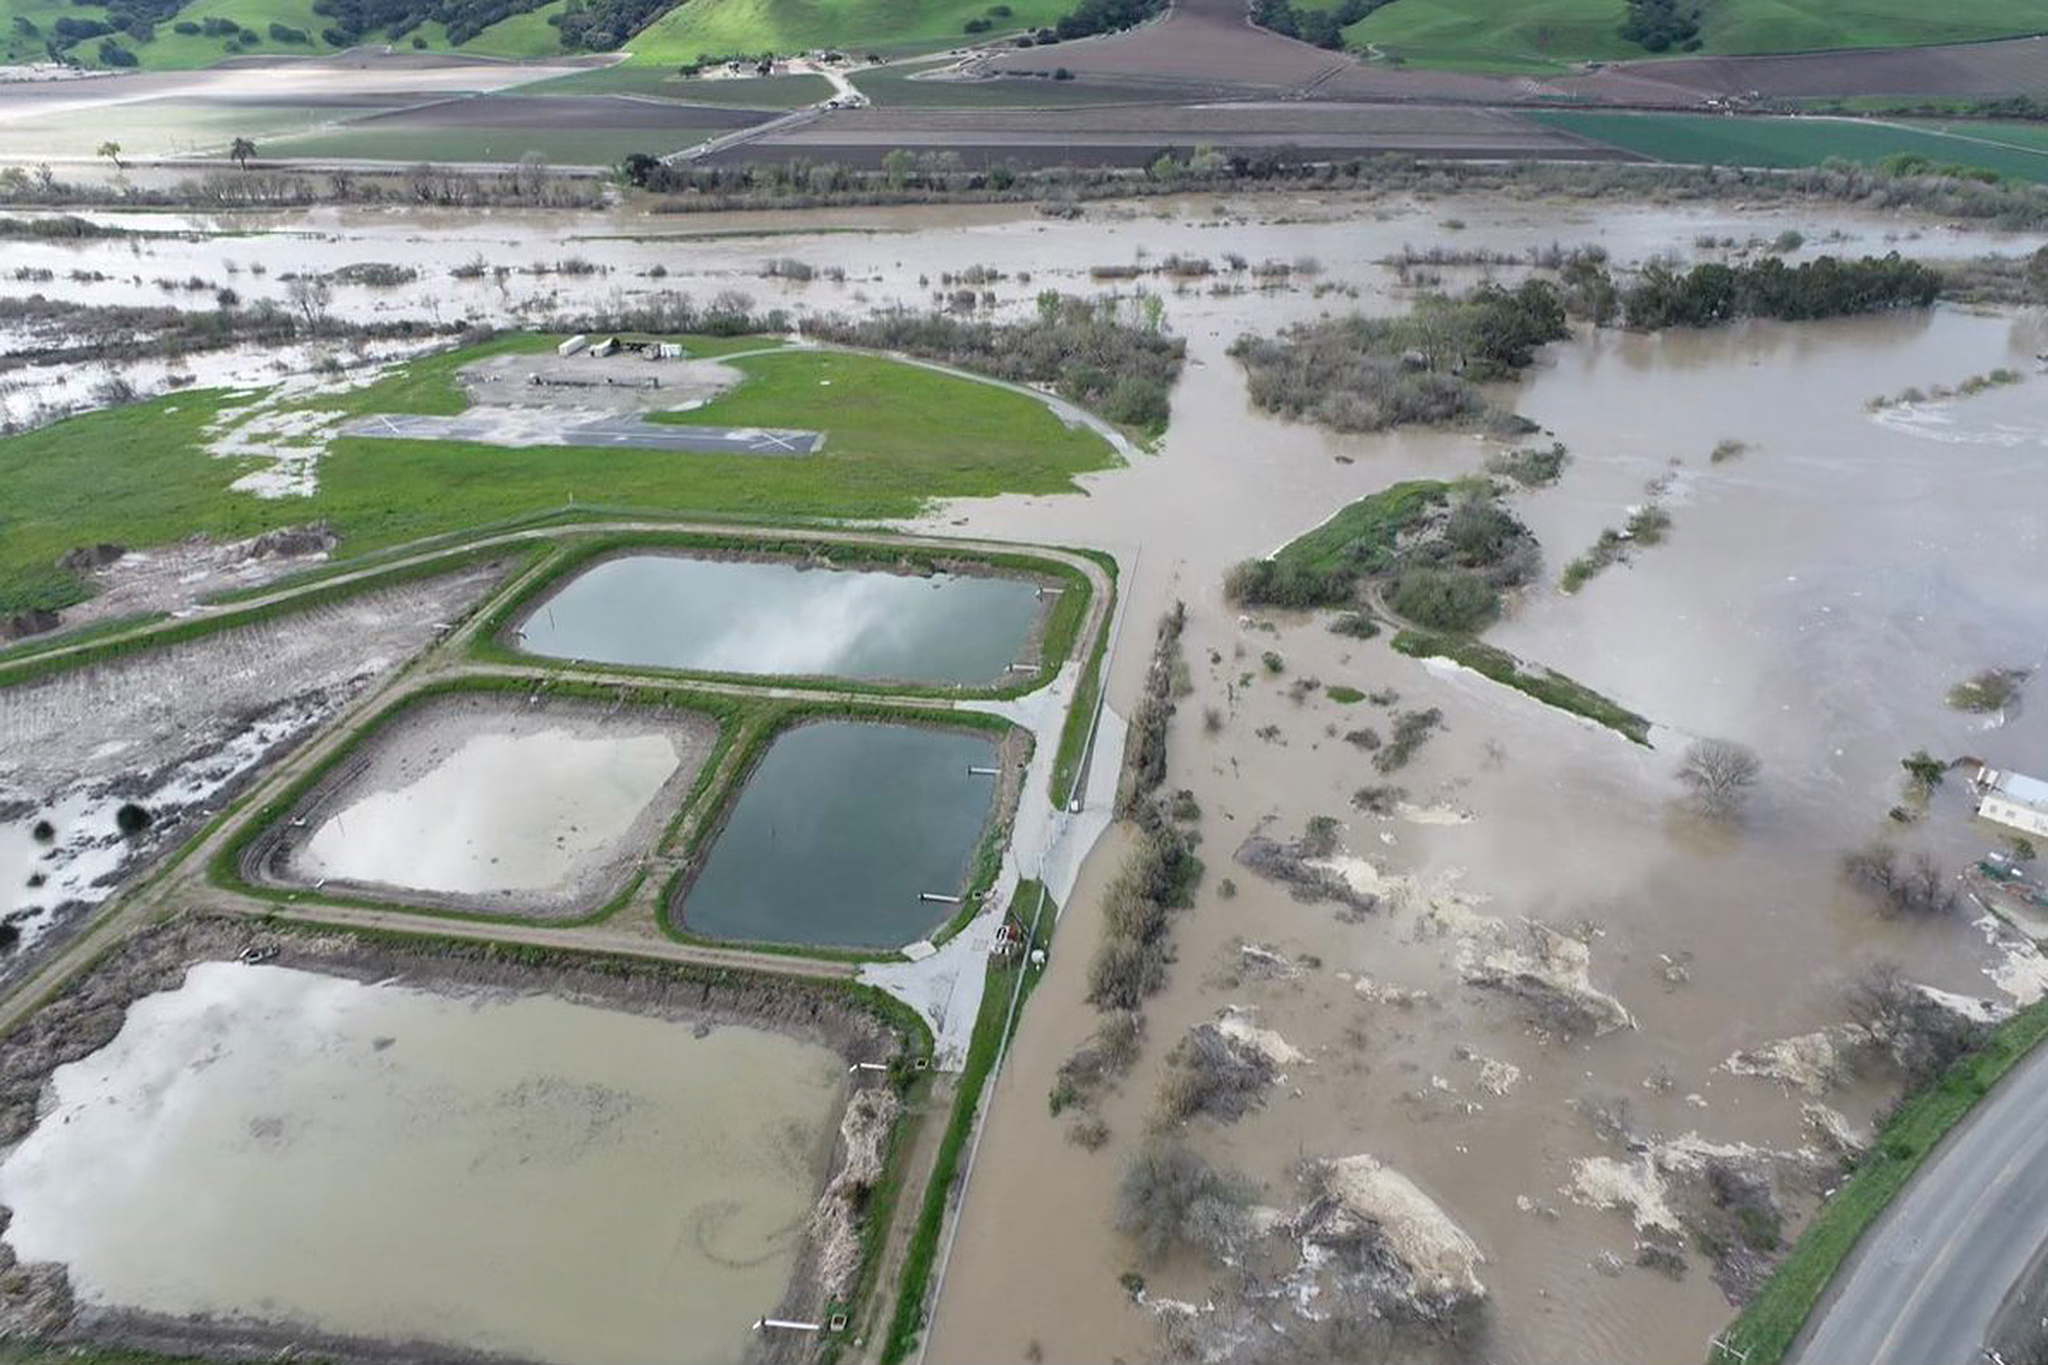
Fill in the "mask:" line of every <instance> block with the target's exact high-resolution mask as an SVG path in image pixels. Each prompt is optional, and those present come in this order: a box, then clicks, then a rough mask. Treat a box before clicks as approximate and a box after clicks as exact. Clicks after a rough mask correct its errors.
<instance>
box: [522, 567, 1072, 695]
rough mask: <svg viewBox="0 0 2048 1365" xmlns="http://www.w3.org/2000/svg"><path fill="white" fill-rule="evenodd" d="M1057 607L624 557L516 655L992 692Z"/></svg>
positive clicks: (963, 586)
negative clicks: (1047, 610) (1045, 610)
mask: <svg viewBox="0 0 2048 1365" xmlns="http://www.w3.org/2000/svg"><path fill="white" fill-rule="evenodd" d="M1051 600H1052V599H1051V598H1050V597H1047V598H1041V597H1040V596H1039V595H1038V585H1037V584H1035V583H1033V582H1031V581H1029V580H1027V579H1022V578H1002V577H996V576H992V575H983V574H960V573H933V574H924V575H920V574H909V573H892V572H890V571H888V570H885V569H828V568H818V567H807V566H803V565H798V564H793V563H782V562H775V561H770V560H721V559H699V558H693V557H690V556H687V555H680V554H664V553H648V554H626V555H619V556H617V557H615V558H611V559H606V560H602V561H600V562H599V563H597V564H594V565H592V566H591V567H589V568H587V569H584V570H583V571H581V572H580V573H577V574H576V575H574V576H573V577H571V578H570V579H569V581H568V582H567V583H565V584H564V585H563V586H562V587H561V588H560V589H559V590H558V591H556V592H555V593H554V594H552V595H551V596H550V597H549V598H548V599H547V600H545V601H544V602H543V603H541V604H540V605H539V606H537V607H535V608H534V609H533V610H532V611H530V612H528V613H527V614H526V616H525V617H524V618H523V619H521V620H520V621H519V622H518V623H517V624H516V626H515V627H514V629H513V632H512V641H513V643H515V644H517V645H518V646H519V647H521V648H523V649H525V650H527V651H529V652H531V653H534V654H542V655H546V656H548V657H550V658H557V659H588V660H592V661H595V662H599V663H612V664H628V665H634V666H638V667H643V668H673V669H682V670H688V671H692V672H705V673H766V674H789V675H799V676H809V677H836V678H854V679H858V680H861V681H874V682H879V681H891V682H908V683H930V684H945V685H953V686H963V687H986V686H992V685H995V684H999V683H1001V682H1003V681H1004V680H1005V679H1006V678H1008V677H1011V676H1012V675H1010V673H1009V669H1010V665H1011V664H1013V663H1016V662H1018V661H1019V656H1020V655H1021V654H1022V653H1023V652H1024V651H1025V649H1026V647H1027V645H1028V644H1029V642H1030V639H1031V636H1032V634H1033V631H1034V628H1035V627H1036V626H1037V624H1038V621H1039V616H1040V612H1041V608H1042V607H1043V605H1044V604H1045V603H1047V602H1049V601H1051Z"/></svg>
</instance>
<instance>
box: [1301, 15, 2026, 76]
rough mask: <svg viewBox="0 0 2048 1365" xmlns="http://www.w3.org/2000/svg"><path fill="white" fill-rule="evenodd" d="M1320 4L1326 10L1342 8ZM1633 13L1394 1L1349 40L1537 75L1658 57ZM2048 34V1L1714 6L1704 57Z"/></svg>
mask: <svg viewBox="0 0 2048 1365" xmlns="http://www.w3.org/2000/svg"><path fill="white" fill-rule="evenodd" d="M1300 2H1301V0H1297V3H1300ZM1311 3H1313V4H1315V5H1316V6H1317V7H1319V8H1327V7H1328V6H1329V5H1330V4H1334V3H1335V0H1311ZM1626 14H1627V9H1626V5H1625V0H1516V2H1515V3H1503V0H1392V2H1391V3H1389V4H1387V5H1385V6H1383V7H1382V8H1380V9H1378V10H1376V11H1374V12H1373V13H1372V14H1369V15H1367V16H1366V17H1365V18H1363V19H1361V20H1359V21H1358V22H1357V23H1355V24H1353V25H1351V26H1350V27H1349V28H1347V29H1346V30H1345V31H1344V36H1345V38H1346V40H1347V41H1349V43H1350V44H1351V45H1352V46H1353V47H1355V48H1361V49H1363V48H1368V47H1370V48H1373V49H1376V50H1377V51H1379V52H1381V53H1384V54H1387V55H1390V56H1394V57H1399V58H1401V59H1402V60H1404V61H1409V62H1413V63H1415V64H1417V65H1420V66H1443V67H1454V68H1463V69H1470V70H1497V71H1534V70H1543V69H1547V68H1550V67H1554V66H1556V65H1559V64H1561V63H1565V62H1574V61H1584V60H1588V59H1598V60H1605V61H1613V60H1618V59H1623V58H1628V57H1645V56H1649V55H1650V54H1649V53H1646V52H1645V51H1644V50H1643V49H1642V48H1640V47H1637V46H1635V45H1634V44H1632V43H1629V42H1627V41H1625V40H1624V39H1623V38H1622V36H1621V26H1622V22H1623V20H1624V18H1625V17H1626ZM2044 30H2048V7H2044V6H2043V5H2042V4H2041V3H2040V0H1949V2H1948V3H1935V4H1930V3H1928V2H1927V0H1707V3H1706V4H1704V5H1703V6H1702V15H1701V23H1700V45H1699V48H1698V50H1699V51H1700V52H1704V53H1725V54H1730V55H1751V54H1756V53H1764V52H1802V51H1812V50H1814V49H1818V48H1842V47H1909V46H1915V45H1919V44H1924V43H1953V42H1967V41H1973V40H1977V39H1983V38H2006V37H2012V36H2014V35H2017V34H2023V33H2039V32H2042V31H2044Z"/></svg>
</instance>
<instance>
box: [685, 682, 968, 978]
mask: <svg viewBox="0 0 2048 1365" xmlns="http://www.w3.org/2000/svg"><path fill="white" fill-rule="evenodd" d="M997 762H998V759H997V744H996V741H995V739H994V738H992V737H991V736H988V735H985V734H976V733H972V732H968V731H961V730H940V729H934V728H930V727H925V726H913V725H875V724H867V723H862V722H852V721H819V722H813V723H811V724H807V725H801V726H798V727H797V728H795V729H793V730H787V731H785V732H783V733H782V734H780V735H778V736H776V738H775V740H774V742H773V743H772V744H771V745H770V747H769V749H768V752H767V754H766V755H765V756H764V757H763V758H762V760H761V762H760V765H759V766H758V767H757V768H755V770H754V772H753V775H752V776H751V777H749V778H748V779H747V784H746V786H744V787H743V788H741V790H740V794H739V799H738V800H737V801H736V802H735V804H734V806H733V809H732V813H731V815H730V816H729V817H727V819H726V823H725V826H724V828H723V829H722V830H720V831H719V833H718V835H717V837H716V839H715V841H714V842H713V843H712V845H711V849H710V852H709V853H707V854H706V855H705V860H704V867H703V870H702V871H701V872H699V873H698V874H697V876H696V879H695V880H694V881H693V882H692V883H691V885H690V887H689V889H688V890H687V891H685V892H684V895H683V903H682V905H681V907H680V913H681V919H682V923H683V925H684V927H685V928H687V929H688V930H689V931H690V932H691V933H694V934H701V935H703V936H705V937H707V938H725V939H740V940H746V941H754V942H766V943H812V944H823V945H829V946H832V947H845V948H895V947H900V946H901V945H903V944H906V943H909V942H911V941H913V940H915V939H918V938H922V937H923V936H924V935H926V934H928V933H930V932H931V931H932V930H933V929H934V928H936V927H937V926H938V925H940V924H943V923H945V922H946V921H947V920H949V919H951V918H952V917H953V915H954V913H955V910H956V909H957V907H956V906H955V905H953V904H950V903H946V902H930V901H924V900H921V899H919V898H920V896H922V895H924V894H926V893H931V894H935V895H940V896H946V897H958V896H959V894H960V893H961V891H962V890H963V889H964V888H965V886H966V882H967V877H968V870H969V865H970V863H971V860H972V858H973V856H974V849H975V844H976V842H977V841H978V840H979V838H980V836H981V833H982V830H983V828H984V827H985V826H986V825H987V823H988V821H989V819H990V817H991V815H992V813H993V811H994V808H995V802H996V790H997V783H998V779H997V778H996V777H995V776H993V775H984V774H978V773H970V772H969V771H968V770H969V769H970V768H990V769H992V768H994V767H996V766H997ZM671 913H675V912H674V911H672V912H671Z"/></svg>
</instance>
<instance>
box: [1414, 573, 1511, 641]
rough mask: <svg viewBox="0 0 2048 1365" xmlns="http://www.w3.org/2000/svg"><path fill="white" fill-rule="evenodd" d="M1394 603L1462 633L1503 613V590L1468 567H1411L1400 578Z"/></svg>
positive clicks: (1427, 621)
mask: <svg viewBox="0 0 2048 1365" xmlns="http://www.w3.org/2000/svg"><path fill="white" fill-rule="evenodd" d="M1390 605H1391V606H1392V607H1393V609H1394V610H1395V611H1396V612H1399V613H1400V614H1401V615H1402V616H1405V617H1407V618H1408V619H1409V620H1411V621H1415V622H1418V623H1419V624H1421V625H1424V626H1428V627H1429V628H1431V629H1433V630H1444V631H1451V632H1453V633H1455V634H1461V635H1462V634H1467V633H1470V632H1471V631H1474V630H1477V629H1479V628H1480V627H1481V626H1484V625H1486V624H1487V623H1488V622H1490V621H1492V620H1493V618H1494V617H1495V616H1496V615H1497V614H1499V611H1500V594H1499V593H1498V592H1496V591H1495V590H1494V588H1493V586H1492V585H1491V584H1490V583H1488V582H1487V581H1486V580H1485V579H1484V578H1482V577H1481V576H1480V575H1478V574H1476V573H1473V572H1472V571H1470V570H1467V569H1411V570H1409V571H1408V572H1406V573H1404V574H1402V575H1401V576H1400V578H1399V579H1398V580H1396V582H1395V585H1394V592H1393V596H1392V598H1391V599H1390Z"/></svg>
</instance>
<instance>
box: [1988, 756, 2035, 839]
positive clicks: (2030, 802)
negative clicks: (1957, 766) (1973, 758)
mask: <svg viewBox="0 0 2048 1365" xmlns="http://www.w3.org/2000/svg"><path fill="white" fill-rule="evenodd" d="M1975 785H1976V788H1977V814H1979V815H1981V816H1983V817H1984V818H1985V819H1986V820H1993V821H1996V822H1997V823H1999V824H2001V825H2005V826H2007V827H2009V828H2011V829H2016V830H2019V831H2020V832H2021V833H2023V834H2033V835H2041V836H2044V837H2048V782H2043V781H2042V780H2041V779H2040V778H2038V777H2026V776H2024V775H2022V774H2020V773H2015V772H2001V771H2000V770H1999V769H1997V768H1992V767H1989V766H1986V767H1981V768H1979V769H1978V770H1977V780H1976V784H1975Z"/></svg>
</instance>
